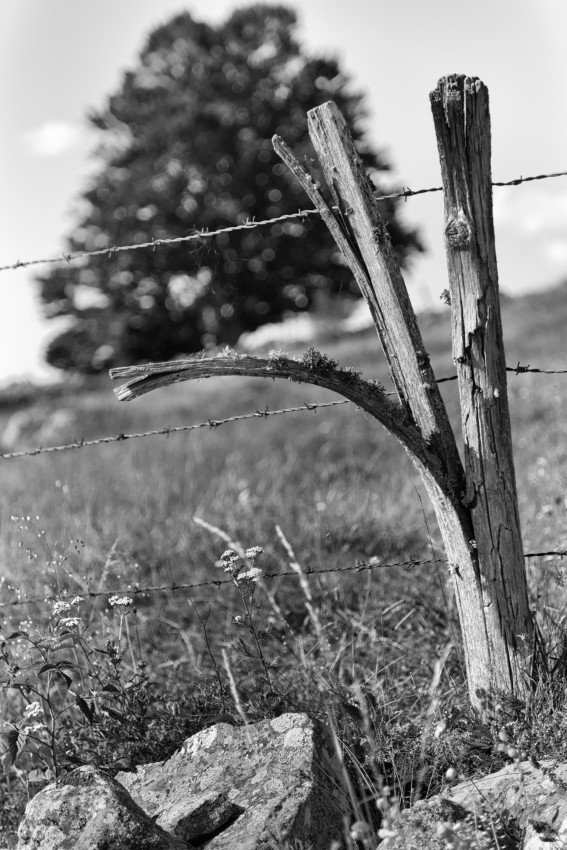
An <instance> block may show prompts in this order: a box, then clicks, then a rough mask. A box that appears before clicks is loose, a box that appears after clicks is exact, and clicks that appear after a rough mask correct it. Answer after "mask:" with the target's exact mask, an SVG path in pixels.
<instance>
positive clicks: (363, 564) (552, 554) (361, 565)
mask: <svg viewBox="0 0 567 850" xmlns="http://www.w3.org/2000/svg"><path fill="white" fill-rule="evenodd" d="M564 557H567V549H556V550H551V551H547V552H525V553H524V558H550V559H551V558H564ZM440 563H447V558H442V557H436V558H425V559H418V558H410V559H409V560H407V561H395V562H393V563H388V564H383V563H380V562H379V561H357V562H356V563H355V564H353V565H351V566H347V567H324V568H323V569H320V570H312V569H309V568H305V569H304V571H303V575H304V576H306V577H308V578H311V577H313V576H319V575H329V574H330V573H360V572H364V571H365V570H383V569H390V568H400V567H407V568H412V567H419V566H423V565H425V564H440ZM290 577H291V578H296V579H297V578H299V576H298V573H297V571H296V570H285V571H283V572H278V573H267V572H262V576H261V578H262V579H277V578H290ZM224 584H233V581H232V579H229V578H219V579H210V580H208V581H198V582H193V583H188V584H185V583H179V582H172V583H171V584H162V585H151V586H149V587H138V586H137V585H134V586H133V587H127V588H115V589H113V590H74V591H72V592H71V591H69V592H66V593H57V594H51V595H47V596H33V597H24V598H21V599H12V600H9V601H6V602H0V608H9V607H17V606H21V605H32V604H36V603H40V602H58V601H60V600H65V599H72V598H76V597H77V596H81V597H83V598H85V597H86V598H89V599H96V598H100V597H104V596H106V597H111V596H119V597H124V596H143V595H148V596H149V595H150V594H152V593H170V592H175V591H183V590H196V589H199V588H201V587H216V588H219V587H222V585H224ZM7 589H8V590H10V588H7Z"/></svg>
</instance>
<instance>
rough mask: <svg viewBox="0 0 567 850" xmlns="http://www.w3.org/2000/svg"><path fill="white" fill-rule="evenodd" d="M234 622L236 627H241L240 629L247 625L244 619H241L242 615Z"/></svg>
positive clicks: (233, 620)
mask: <svg viewBox="0 0 567 850" xmlns="http://www.w3.org/2000/svg"><path fill="white" fill-rule="evenodd" d="M232 622H233V623H234V625H235V626H239V627H240V628H242V627H243V626H245V625H246V623H245V622H244V617H241V616H240V614H237V615H236V616H235V617H233V618H232Z"/></svg>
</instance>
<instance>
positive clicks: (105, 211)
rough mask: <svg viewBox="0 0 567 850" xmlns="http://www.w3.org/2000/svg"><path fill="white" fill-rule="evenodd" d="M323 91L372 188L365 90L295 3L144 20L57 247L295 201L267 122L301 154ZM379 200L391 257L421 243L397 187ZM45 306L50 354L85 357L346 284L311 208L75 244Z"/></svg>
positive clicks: (311, 299) (234, 322)
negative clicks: (151, 26)
mask: <svg viewBox="0 0 567 850" xmlns="http://www.w3.org/2000/svg"><path fill="white" fill-rule="evenodd" d="M330 99H332V100H334V101H335V102H336V103H337V105H338V106H339V108H340V110H341V111H342V113H343V115H344V116H345V118H346V120H347V122H348V124H349V126H350V129H351V132H352V134H353V136H354V139H355V141H356V143H357V147H358V150H359V152H360V154H361V156H362V158H363V160H364V162H365V165H366V166H367V168H368V169H369V171H370V173H371V175H372V177H373V179H374V182H375V184H376V186H377V190H378V191H380V188H381V187H380V176H381V172H382V173H383V172H384V171H386V170H387V169H388V163H387V161H386V159H385V157H384V156H383V154H382V153H381V152H380V151H377V150H375V149H373V147H372V146H371V144H370V142H369V140H368V138H367V137H366V134H365V125H364V120H365V108H364V98H363V96H362V94H361V93H360V92H357V91H355V89H354V88H353V86H352V83H351V81H350V79H349V77H348V75H347V74H345V73H344V71H342V70H341V68H340V67H339V64H338V62H337V60H336V59H334V58H331V57H322V56H309V55H308V54H307V53H306V51H305V50H303V49H302V47H301V45H300V43H299V41H298V39H297V33H296V16H295V13H294V12H293V11H292V10H290V9H287V8H286V7H285V6H281V5H267V4H257V5H253V6H249V7H246V8H242V9H239V10H237V11H236V12H234V13H233V14H232V16H231V17H230V18H229V19H228V20H227V21H226V22H224V23H222V24H220V25H219V26H217V27H215V26H211V25H209V24H204V23H199V22H197V21H195V20H194V19H193V18H192V16H191V15H190V14H189V13H188V12H184V13H182V14H180V15H178V16H176V17H174V18H173V19H172V20H170V21H169V22H168V23H166V24H165V25H162V26H160V27H158V28H157V29H155V30H154V31H153V32H152V33H151V34H150V35H149V37H148V39H147V41H146V43H145V46H144V47H143V49H142V51H141V53H140V56H139V60H138V63H137V66H136V67H135V68H134V70H131V71H128V72H127V73H125V75H124V77H123V80H122V83H121V85H120V87H119V88H118V90H117V91H116V92H115V93H114V94H113V95H111V96H110V97H109V98H108V101H107V103H106V104H105V106H104V107H103V108H102V109H101V110H99V111H97V112H94V113H92V114H91V115H90V117H89V120H90V123H91V124H92V125H93V126H94V127H95V128H96V130H97V132H98V134H99V139H100V141H99V145H98V148H97V150H96V151H95V157H96V160H97V170H96V173H95V176H94V177H93V178H92V179H91V182H90V185H88V186H87V188H86V190H85V191H84V192H83V194H82V196H81V198H80V203H79V206H78V214H77V224H76V226H75V228H74V229H73V232H72V234H70V235H69V236H68V238H67V240H66V242H67V248H68V250H69V251H70V252H77V251H91V250H96V249H100V248H104V247H107V246H113V245H126V244H131V243H134V244H136V243H140V242H146V241H149V240H152V239H160V238H168V237H177V236H185V235H188V234H190V233H191V232H192V231H195V230H202V229H209V230H216V229H218V228H223V227H228V226H232V225H236V224H241V223H243V222H244V221H246V220H249V219H256V220H261V219H265V218H274V217H278V216H281V215H285V214H287V213H294V212H297V210H298V209H300V208H302V207H305V206H308V205H309V204H308V202H307V200H306V198H305V196H304V194H303V190H302V189H301V187H300V186H299V184H298V183H297V181H296V180H295V179H294V178H293V176H292V175H291V174H290V173H289V172H288V171H287V169H286V167H285V166H284V165H283V163H281V161H280V160H279V158H278V157H277V156H276V155H275V153H274V152H273V149H272V144H271V137H272V135H273V134H274V133H278V134H279V135H281V136H282V137H283V138H284V139H285V140H286V141H287V142H288V144H290V145H291V147H292V148H293V149H294V151H295V153H296V154H297V155H298V156H299V157H300V158H302V159H306V160H307V162H308V163H309V164H310V166H311V167H312V168H313V167H314V160H313V156H314V154H313V150H312V148H311V146H310V142H309V139H308V136H307V120H306V113H307V111H308V110H310V109H312V108H313V107H315V106H317V105H319V104H321V103H323V102H325V101H327V100H330ZM381 207H382V214H383V215H384V217H385V219H386V220H387V222H388V226H389V232H390V235H391V238H392V241H393V244H394V247H395V249H396V251H397V253H398V256H399V259H400V262H401V263H402V265H404V264H405V263H406V261H407V259H408V257H409V256H410V255H411V253H412V252H413V251H416V250H421V245H420V242H419V237H418V235H417V234H416V232H415V231H412V230H410V229H408V228H407V227H404V225H403V223H402V222H401V221H400V217H399V214H398V213H397V209H398V207H397V201H395V200H389V201H385V202H381ZM38 282H39V285H40V295H41V300H42V303H43V306H44V311H45V314H46V315H47V316H48V317H66V318H67V319H68V320H69V322H68V325H67V327H66V329H65V330H64V331H63V332H62V333H61V334H59V335H58V336H57V337H56V338H55V339H54V340H53V341H52V342H51V344H50V345H49V347H48V350H47V354H46V356H47V360H48V362H49V363H50V364H52V365H53V366H56V367H59V368H61V369H64V370H74V371H77V372H81V373H85V374H88V373H96V372H100V371H102V370H105V369H107V368H108V367H110V366H113V365H116V364H120V363H137V362H141V361H145V360H165V359H168V358H170V357H174V356H176V355H181V354H184V353H191V352H194V351H198V350H200V349H203V348H211V347H214V346H216V345H218V344H229V345H232V344H234V343H235V342H236V341H237V339H238V338H239V336H240V334H241V333H243V332H245V331H253V330H255V329H256V328H257V327H259V326H260V325H262V324H264V323H266V322H274V321H280V320H281V319H283V318H286V317H287V316H289V315H291V314H293V313H297V312H300V311H304V310H307V309H309V308H310V307H312V306H313V305H317V304H320V303H321V302H324V303H328V301H329V300H333V301H336V299H337V298H341V299H343V300H344V299H352V298H355V297H358V296H359V293H358V291H357V289H356V285H355V283H354V281H353V279H352V276H351V274H350V272H349V271H348V269H347V268H345V265H344V263H343V260H342V257H341V255H340V254H339V252H338V250H337V249H336V247H335V246H334V244H333V242H332V240H331V238H330V236H329V235H328V233H327V231H326V228H325V226H324V225H323V223H322V222H321V221H320V220H319V219H318V218H317V217H311V218H308V219H301V220H299V219H298V220H291V221H287V222H281V223H276V224H274V225H272V226H269V227H262V228H260V229H256V230H250V232H237V233H234V234H223V235H221V236H218V237H215V238H214V241H213V240H204V239H203V240H197V241H195V242H190V243H183V244H181V245H178V246H171V247H166V248H163V247H162V248H160V249H158V250H151V249H148V250H140V251H135V252H125V253H117V254H112V255H108V256H98V257H93V258H89V259H88V260H85V261H84V262H80V263H76V262H75V263H73V264H72V265H69V266H61V267H53V268H52V269H50V270H49V271H47V272H45V273H43V274H42V275H40V276H39V278H38Z"/></svg>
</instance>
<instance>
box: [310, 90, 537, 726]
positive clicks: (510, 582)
mask: <svg viewBox="0 0 567 850" xmlns="http://www.w3.org/2000/svg"><path fill="white" fill-rule="evenodd" d="M308 117H309V131H310V135H311V139H312V141H313V144H314V147H315V149H316V152H317V155H318V158H319V160H320V162H321V166H322V168H323V172H324V174H325V178H326V180H327V183H328V185H329V187H330V189H331V191H332V194H333V198H334V201H335V203H336V205H337V206H338V208H339V210H340V214H341V218H342V221H343V222H345V227H346V229H347V230H348V232H349V234H350V237H351V241H352V244H353V245H354V246H355V247H356V251H357V252H358V255H359V257H360V260H361V262H362V265H363V267H364V269H365V271H366V274H367V278H368V281H369V283H368V284H367V286H366V287H361V288H362V291H363V294H364V295H365V297H366V299H367V301H368V303H369V306H370V309H371V312H372V315H373V317H374V321H375V324H376V328H377V331H378V334H379V337H380V339H381V342H382V346H383V348H384V351H385V354H386V357H387V359H388V362H389V363H390V366H391V367H392V378H393V380H394V384H395V385H396V388H397V389H398V393H399V396H400V401H401V403H402V406H404V407H406V408H407V409H408V410H409V412H410V414H411V416H412V418H413V420H414V421H415V423H416V424H417V426H418V427H419V429H420V431H421V434H422V436H423V438H424V441H425V443H426V445H427V447H428V449H429V452H430V454H431V456H432V457H433V458H435V460H436V462H437V463H438V465H439V467H440V468H441V469H442V470H443V471H444V480H442V481H441V484H440V483H439V478H437V479H436V481H435V482H432V480H431V475H430V474H429V471H428V469H424V468H423V465H422V464H420V463H419V461H418V460H417V458H416V457H415V455H412V453H411V452H410V456H412V459H413V460H414V463H416V466H417V468H418V469H419V471H420V474H421V476H422V478H423V481H424V483H425V486H426V488H427V490H428V492H429V495H430V497H431V499H432V501H433V505H434V508H435V512H436V515H437V519H438V522H439V526H440V529H441V533H442V536H443V541H444V544H445V548H446V552H447V557H448V559H449V561H450V564H451V572H452V573H453V577H454V586H455V591H456V598H457V606H458V610H459V615H460V619H461V627H462V633H463V645H464V653H465V661H466V667H467V675H468V684H469V693H470V698H471V703H472V704H473V706H474V707H475V708H477V709H478V711H479V712H480V713H481V714H483V715H487V714H488V713H489V712H490V710H491V708H492V705H493V700H494V697H495V696H496V695H497V694H498V693H499V692H504V693H508V694H515V695H517V696H524V695H525V694H526V691H527V688H528V684H529V683H528V681H527V676H526V673H527V672H529V660H530V659H529V656H530V654H531V652H532V635H533V626H532V621H531V615H530V612H529V608H528V605H527V590H526V578H525V571H524V567H523V556H522V549H521V538H520V536H519V522H518V517H517V500H516V496H515V485H514V476H513V465H512V463H511V451H510V445H511V443H510V441H509V433H510V429H509V420H508V419H507V418H506V417H507V407H506V408H505V409H506V413H505V414H504V415H502V416H500V418H498V419H497V420H493V421H492V422H490V421H488V422H487V424H486V425H485V426H482V428H481V435H480V436H481V437H482V438H484V439H485V440H488V439H490V444H491V445H492V444H493V443H494V442H498V440H499V439H500V435H501V434H503V441H504V444H505V445H504V446H503V447H502V449H501V452H500V453H501V454H503V455H505V456H506V457H507V458H508V460H507V461H504V460H503V461H502V464H501V465H500V466H498V465H496V466H495V469H494V473H495V477H496V476H497V475H500V476H503V475H507V474H510V475H511V479H510V480H511V484H508V483H504V484H502V485H501V487H500V489H497V486H496V481H494V483H491V484H489V485H487V484H486V483H484V482H483V481H482V475H483V465H482V464H483V453H482V452H481V453H480V455H479V460H478V461H477V463H476V466H474V465H472V463H471V462H470V461H467V475H466V476H464V477H463V475H462V466H461V463H460V460H459V458H458V454H457V450H456V445H455V440H454V435H453V433H452V431H451V429H450V426H449V425H448V419H447V414H446V411H445V407H444V405H443V402H442V400H441V397H440V394H439V392H438V388H437V386H436V384H435V378H434V376H433V372H432V371H431V368H430V366H429V359H428V357H427V354H426V352H425V350H424V348H423V343H422V341H421V337H420V335H419V331H418V329H417V322H416V320H415V315H414V313H413V309H412V307H411V304H410V301H409V298H408V296H407V291H406V287H405V283H404V281H403V278H402V275H401V272H400V270H399V267H398V265H397V262H396V260H395V256H394V252H393V250H392V246H391V243H390V239H389V237H388V234H387V231H386V228H385V226H384V224H383V222H382V220H381V217H380V214H379V212H378V208H377V203H376V201H375V200H374V194H375V193H374V191H373V188H374V187H373V186H372V184H371V182H370V180H369V178H368V177H367V175H366V174H365V173H364V169H363V166H362V163H361V161H360V159H359V157H358V155H357V153H356V151H355V148H354V145H353V142H352V139H351V137H350V134H349V132H348V128H347V126H346V124H345V122H344V119H343V118H342V116H341V115H340V113H339V111H338V109H337V107H336V106H335V105H334V104H332V103H328V104H324V105H323V106H320V107H317V108H316V109H313V110H311V112H310V113H309V116H308ZM469 120H470V116H469ZM474 167H476V166H474ZM474 167H472V168H470V169H469V170H468V171H467V174H468V175H469V180H470V181H471V183H474V181H475V176H474ZM298 176H299V175H298ZM489 179H490V178H489ZM306 188H307V187H306ZM473 191H474V190H473ZM488 197H489V198H490V194H489V196H488ZM490 220H491V219H490ZM492 267H493V268H494V270H495V268H496V261H495V256H494V248H493V242H492V259H491V269H492ZM475 292H476V295H475V298H476V297H477V298H479V300H480V301H482V300H483V295H482V291H480V292H479V288H478V287H477V289H476V290H475ZM494 297H495V298H496V302H497V301H498V297H497V291H496V292H495V293H492V295H491V299H490V300H489V302H488V304H487V306H485V307H482V308H480V309H481V311H483V310H484V311H485V314H487V315H488V316H494V317H495V322H497V327H498V333H491V334H490V335H489V336H487V337H484V331H483V328H482V326H481V328H480V331H479V330H478V328H476V326H475V329H476V330H477V333H478V346H479V349H480V350H484V348H485V347H486V348H487V354H486V357H487V359H488V360H489V361H490V360H492V358H500V356H501V355H502V357H503V349H502V336H501V331H500V322H499V309H495V308H494V304H493V300H494ZM455 309H457V308H455ZM496 317H497V319H496ZM492 345H494V346H495V351H492V350H490V347H491V346H492ZM503 363H504V361H503V360H502V364H503ZM498 374H499V375H500V374H501V373H500V371H499V373H498ZM502 374H504V376H505V365H502ZM469 383H471V382H470V381H469ZM489 383H490V382H489ZM475 386H476V387H478V384H477V385H475ZM490 386H491V390H494V389H496V390H497V392H498V388H500V390H501V396H500V397H497V395H495V394H494V392H492V396H491V399H490V407H493V406H495V405H496V404H498V403H499V402H500V401H502V402H503V406H506V405H507V401H506V381H505V377H504V381H503V382H502V381H499V382H498V383H491V384H490ZM475 392H476V389H475ZM477 408H478V405H477ZM469 409H470V408H469ZM506 421H507V422H508V428H507V430H506V427H505V426H506ZM491 424H492V426H495V425H497V427H493V431H492V432H490V434H489V430H490V425H491ZM469 427H470V426H469ZM506 435H508V436H506ZM466 438H467V437H466V429H465V439H466ZM506 441H508V442H507V443H506ZM506 444H507V446H508V448H507V449H506V447H505V446H506ZM475 445H476V446H477V447H478V441H477V443H476V444H475ZM477 451H478V448H477ZM470 474H472V475H473V477H472V478H471V479H470V480H469V478H468V475H470ZM483 488H484V489H483ZM477 489H481V490H482V491H483V496H484V499H483V504H484V506H485V509H484V513H482V512H480V510H479V509H478V507H476V508H475V512H474V514H473V504H472V503H471V501H470V499H469V495H470V493H471V492H476V490H477ZM503 493H505V494H506V495H505V499H506V501H505V503H504V507H502V506H500V505H499V506H496V505H493V506H492V508H489V506H488V502H491V501H492V500H493V499H495V500H498V499H500V498H501V496H502V494H503ZM478 501H480V500H479V499H477V502H478ZM477 502H475V506H476V504H477ZM508 510H509V511H510V512H511V516H510V517H508ZM491 511H492V513H491ZM491 518H494V519H495V520H496V519H499V522H498V524H497V525H496V526H495V529H494V533H492V534H491V529H490V521H491ZM512 537H513V540H512ZM511 542H512V545H513V553H512V555H510V554H509V552H508V551H507V550H508V547H510V544H511ZM518 542H519V544H520V545H519V546H518ZM518 553H519V558H518ZM516 584H517V586H518V589H519V598H516V597H515V595H514V588H515V586H516Z"/></svg>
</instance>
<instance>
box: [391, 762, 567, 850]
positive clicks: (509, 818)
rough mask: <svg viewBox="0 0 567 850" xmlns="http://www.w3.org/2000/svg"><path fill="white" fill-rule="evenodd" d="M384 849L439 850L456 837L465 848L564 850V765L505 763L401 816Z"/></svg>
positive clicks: (566, 818)
mask: <svg viewBox="0 0 567 850" xmlns="http://www.w3.org/2000/svg"><path fill="white" fill-rule="evenodd" d="M394 829H395V831H396V832H397V837H396V838H394V839H392V840H390V842H389V844H388V850H445V848H446V847H447V839H450V838H451V835H458V836H459V839H460V841H461V842H463V843H464V842H465V840H466V841H468V842H469V843H468V844H466V846H467V847H470V850H481V848H482V850H489V848H490V850H492V848H495V850H496V848H500V850H506V848H518V847H521V848H522V850H559V848H562V850H565V847H567V765H565V764H558V763H557V762H555V761H552V760H546V761H542V762H541V763H532V762H530V761H524V762H520V763H515V764H512V765H508V766H506V767H504V768H502V770H499V771H497V772H496V773H491V774H489V775H488V776H484V777H483V778H482V779H475V780H467V781H465V782H462V783H460V784H459V785H456V786H455V787H453V788H451V789H448V790H447V792H446V793H445V794H444V795H443V796H439V797H432V798H431V799H430V800H426V801H424V802H420V803H417V804H416V805H415V806H413V807H412V808H411V809H408V810H407V811H405V812H402V814H401V816H400V818H399V820H398V821H397V823H396V824H395V826H394Z"/></svg>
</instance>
